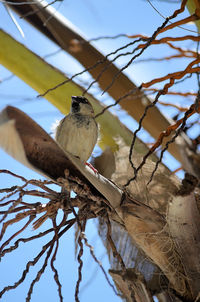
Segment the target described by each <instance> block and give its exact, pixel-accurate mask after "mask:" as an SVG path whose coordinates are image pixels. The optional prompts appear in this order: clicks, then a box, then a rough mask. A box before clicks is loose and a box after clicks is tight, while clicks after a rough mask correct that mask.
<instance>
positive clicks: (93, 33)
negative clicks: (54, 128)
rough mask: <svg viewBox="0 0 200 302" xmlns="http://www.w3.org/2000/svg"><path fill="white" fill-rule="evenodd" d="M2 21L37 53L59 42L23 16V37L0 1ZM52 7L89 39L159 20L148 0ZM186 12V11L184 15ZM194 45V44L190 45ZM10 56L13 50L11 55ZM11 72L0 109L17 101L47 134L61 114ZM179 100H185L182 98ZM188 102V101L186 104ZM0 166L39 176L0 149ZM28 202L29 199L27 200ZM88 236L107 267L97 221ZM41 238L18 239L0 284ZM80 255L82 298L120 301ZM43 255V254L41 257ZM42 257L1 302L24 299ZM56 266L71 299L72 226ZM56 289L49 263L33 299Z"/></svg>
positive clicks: (136, 69) (69, 62)
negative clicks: (18, 245)
mask: <svg viewBox="0 0 200 302" xmlns="http://www.w3.org/2000/svg"><path fill="white" fill-rule="evenodd" d="M153 4H154V5H155V6H156V8H157V9H158V10H159V11H160V12H161V13H162V14H163V15H164V16H169V15H170V14H171V13H172V11H173V10H174V9H175V8H178V5H177V4H169V3H165V2H161V1H160V2H159V1H153ZM0 6H1V9H0V26H1V28H3V29H4V30H5V31H7V32H8V33H10V34H11V35H12V36H13V37H15V38H16V39H17V40H18V41H20V42H22V43H23V44H25V45H26V46H27V47H28V48H30V49H31V50H32V51H34V52H35V53H37V54H38V55H40V56H42V57H43V56H45V55H47V54H50V53H52V52H54V51H56V50H57V49H58V47H57V46H56V45H55V44H53V43H52V42H50V41H48V40H47V39H46V38H45V37H44V36H42V35H41V34H40V33H39V32H37V31H36V30H35V29H33V28H32V27H31V26H30V25H29V24H27V23H26V22H25V21H24V20H22V19H19V17H17V20H18V22H19V24H20V26H21V28H22V29H23V31H24V34H25V38H22V37H21V35H20V34H19V32H18V31H17V29H16V27H15V26H14V24H13V23H12V21H11V19H10V17H9V16H8V14H7V12H6V10H5V9H4V7H3V5H2V4H0ZM54 7H55V8H56V9H59V12H60V13H62V14H63V15H64V16H65V17H66V18H67V19H69V20H70V21H71V22H72V23H73V24H74V25H75V26H76V27H77V28H78V29H79V30H80V31H81V32H82V33H83V34H84V36H85V37H86V38H88V39H91V38H95V37H99V36H105V35H106V36H107V35H109V36H112V35H116V34H119V33H126V34H137V33H142V34H146V35H152V33H153V32H154V30H155V29H156V28H157V27H158V26H160V25H161V24H162V23H163V19H162V17H161V16H160V15H159V14H158V13H157V12H156V11H155V10H153V8H152V7H151V6H150V5H149V3H148V2H147V1H143V0H134V1H131V0H126V1H120V0H117V1H116V0H110V1H106V0H101V1H92V0H85V1H81V0H77V1H68V0H64V1H63V2H58V3H56V4H55V5H54ZM186 14H187V13H185V15H186ZM185 27H187V28H189V29H191V28H192V29H193V30H195V27H194V26H192V25H187V26H185ZM178 34H179V35H183V34H186V33H185V32H184V31H183V30H181V29H178V30H177V31H176V32H174V35H178ZM127 42H129V41H128V40H127V39H126V40H125V39H124V38H122V39H117V40H100V41H98V42H93V44H94V45H95V46H96V47H97V48H98V49H99V50H100V51H102V53H104V54H107V53H109V52H110V51H112V50H113V49H116V48H117V47H119V45H121V44H122V43H127ZM192 47H193V46H192ZM153 51H155V52H153V54H154V56H158V57H160V56H162V54H163V53H164V51H165V49H164V47H161V48H160V49H159V51H157V50H155V49H153ZM13 55H14V54H13ZM151 55H152V50H151V49H150V50H148V51H147V52H146V53H145V55H144V57H143V58H148V57H150V56H151ZM48 62H50V63H51V64H53V65H55V66H56V67H58V68H60V69H61V70H62V71H64V72H65V73H66V74H67V75H72V74H74V73H76V72H78V71H80V70H82V69H83V68H82V66H81V65H80V64H79V63H77V62H76V61H75V60H74V59H73V58H72V57H71V56H69V55H67V54H66V53H64V52H60V53H59V54H57V55H55V56H52V57H49V58H48ZM123 63H124V61H123V60H121V61H119V62H117V64H118V66H122V64H123ZM184 64H185V62H184V60H180V61H179V62H176V65H175V64H174V62H173V61H172V62H167V63H163V64H160V63H156V64H155V63H149V64H146V63H141V64H134V65H132V66H131V67H130V68H129V69H128V70H126V74H127V75H128V76H129V77H130V78H131V79H132V80H133V81H134V82H135V83H136V84H138V85H139V84H141V82H145V81H148V80H150V79H151V78H153V77H157V76H159V75H162V74H163V73H167V72H169V71H171V70H176V69H177V68H178V69H180V68H183V66H184ZM9 76H10V72H9V71H8V70H6V69H5V68H4V67H3V66H0V80H1V81H2V82H1V83H0V110H2V109H3V108H4V107H5V106H6V105H7V104H10V105H13V106H16V107H18V108H20V109H21V110H23V111H25V112H26V113H27V114H29V115H30V116H31V117H32V118H33V119H34V120H35V121H37V122H38V123H39V124H40V125H41V126H42V127H43V128H44V129H45V130H46V131H47V132H48V133H51V125H52V124H53V123H54V122H55V121H56V120H57V119H60V118H61V117H62V114H60V112H59V111H58V110H57V109H56V108H55V107H53V106H52V105H51V104H49V103H48V102H47V101H46V100H45V99H38V98H36V96H37V92H36V91H34V90H33V89H31V88H30V87H28V86H27V85H26V84H25V83H24V82H22V81H21V80H20V79H18V78H17V77H15V76H14V77H12V78H11V79H9V80H5V79H6V78H7V77H9ZM81 79H82V80H84V81H87V80H88V79H90V77H89V76H88V75H85V77H82V78H81ZM195 85H196V84H194V81H193V82H191V81H188V82H187V83H186V84H185V86H184V87H183V89H190V90H191V89H195V88H196V86H195ZM92 91H96V92H97V95H98V96H100V93H99V92H98V88H96V90H95V88H94V90H91V92H92ZM99 100H100V101H102V102H104V103H106V104H107V103H109V102H111V101H112V100H111V99H110V97H109V95H108V94H105V95H104V96H103V97H99ZM180 102H182V104H184V102H185V101H183V100H180ZM189 104H190V103H189ZM160 109H161V110H163V111H164V113H165V114H166V115H168V116H169V117H170V116H172V115H173V114H175V112H176V110H175V109H170V110H169V109H167V110H166V107H164V108H163V107H161V106H160ZM114 112H115V113H116V114H119V116H120V119H121V120H122V121H123V122H124V123H125V124H126V125H127V126H128V127H129V128H130V129H131V130H134V129H135V127H136V123H135V122H134V121H133V120H132V119H131V118H129V117H127V115H126V114H125V112H119V110H116V109H114ZM197 131H199V129H197V130H195V131H194V132H193V133H191V135H193V136H195V135H196V133H197ZM142 138H143V139H144V140H146V141H151V138H149V136H147V134H146V133H145V132H144V131H143V132H142ZM98 152H99V151H98V149H97V150H96V151H95V152H94V156H95V155H96V154H97V153H98ZM167 161H168V164H169V166H170V167H171V169H176V168H177V167H178V166H179V164H178V163H177V162H176V161H174V160H173V159H172V157H167ZM0 169H8V170H11V171H13V172H15V173H19V174H21V175H23V176H25V177H26V178H27V179H31V178H39V179H41V176H40V175H38V174H37V173H35V172H33V171H30V170H29V169H28V168H26V167H23V166H22V165H21V164H20V163H18V162H16V161H15V160H13V159H12V158H11V157H9V156H8V155H7V154H5V153H4V152H3V151H2V150H0ZM14 184H15V179H13V178H12V177H10V176H6V175H3V174H2V175H1V174H0V187H1V188H4V187H9V186H12V185H14ZM29 201H30V199H29ZM50 225H51V223H50V222H46V223H45V224H44V226H42V227H41V230H40V231H42V230H44V229H46V228H47V227H50ZM15 228H16V226H11V227H10V228H9V232H10V233H8V235H9V234H12V230H14V229H15ZM33 233H34V231H33V230H32V228H31V227H30V228H29V229H28V230H27V231H26V232H25V233H24V235H23V237H26V236H28V235H29V236H30V235H32V234H33ZM86 234H87V237H88V239H89V242H90V244H92V245H93V246H94V250H95V254H96V256H97V257H98V259H100V260H101V261H102V263H103V265H104V267H105V268H106V269H108V268H109V265H108V259H107V256H106V252H105V250H104V248H103V246H102V243H101V240H100V238H99V236H98V234H97V230H96V224H95V221H90V222H89V223H88V227H87V232H86ZM44 243H45V241H44V240H43V239H40V240H38V241H37V242H36V241H34V242H33V243H31V244H29V243H27V244H22V245H21V246H20V248H19V249H18V250H17V251H15V252H14V253H11V254H10V255H8V256H6V257H5V258H3V260H2V263H1V272H3V274H2V276H3V278H2V281H1V287H2V286H5V285H8V284H13V282H15V281H16V280H17V279H18V278H19V276H20V275H21V272H22V270H23V268H24V267H25V264H26V261H28V260H31V259H33V258H34V257H35V255H36V254H37V253H38V252H39V250H40V249H41V247H42V245H43V244H44ZM85 251H86V253H85V255H84V257H85V258H84V259H85V262H84V270H83V282H82V285H81V288H82V290H81V294H80V300H81V301H87V302H88V301H89V302H90V301H93V300H94V299H95V301H102V300H103V301H120V299H119V298H118V297H116V295H115V294H113V291H112V289H111V288H110V287H109V286H108V284H107V282H106V280H105V278H104V276H103V274H102V272H101V271H100V270H99V269H98V267H97V264H96V263H94V261H93V259H92V258H91V256H90V255H89V253H88V252H87V248H86V247H85ZM42 259H44V258H42ZM41 265H42V261H39V263H38V265H37V267H36V270H35V268H31V270H30V275H29V276H28V278H27V280H26V282H24V284H23V285H22V286H20V287H19V288H17V289H16V290H14V291H10V292H9V293H7V294H5V296H4V298H3V299H2V301H3V302H10V301H13V299H15V300H16V301H24V300H25V297H26V293H27V290H28V286H29V284H30V282H31V280H32V279H33V278H34V276H35V274H36V272H37V270H39V269H40V267H41ZM56 266H57V268H58V270H59V274H60V276H61V281H62V284H63V296H64V297H65V299H64V301H73V300H74V298H73V297H74V290H75V284H76V280H77V261H76V260H75V256H74V230H73V229H72V230H70V231H69V232H68V233H67V234H66V235H65V236H63V238H62V240H61V243H60V248H59V253H58V256H57V261H56ZM88 281H91V284H90V285H89V286H87V287H85V285H86V284H87V282H88ZM57 297H58V296H57V288H56V286H55V283H54V282H53V274H52V272H51V271H50V269H49V268H47V271H46V273H45V274H44V275H43V276H42V278H41V281H40V282H39V283H38V284H36V287H35V290H34V293H33V296H32V300H31V301H33V302H35V301H43V300H44V299H45V300H48V301H50V302H51V301H58V298H57Z"/></svg>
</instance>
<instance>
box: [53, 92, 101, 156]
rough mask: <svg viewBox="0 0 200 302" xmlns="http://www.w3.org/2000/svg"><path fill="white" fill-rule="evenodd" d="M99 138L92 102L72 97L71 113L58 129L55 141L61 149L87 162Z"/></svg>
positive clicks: (83, 98) (80, 97)
mask: <svg viewBox="0 0 200 302" xmlns="http://www.w3.org/2000/svg"><path fill="white" fill-rule="evenodd" d="M97 138H98V126H97V123H96V121H95V119H94V110H93V108H92V105H91V104H90V102H89V101H88V100H87V99H86V98H85V97H82V96H72V103H71V112H70V113H69V114H68V115H67V116H65V117H64V118H63V119H62V120H61V121H60V123H59V125H58V127H57V129H56V135H55V139H56V141H57V143H58V144H59V145H60V147H61V148H62V149H63V150H64V151H67V152H69V153H71V154H73V155H74V156H77V157H79V159H80V160H81V161H83V162H86V161H87V160H88V158H89V157H90V156H91V154H92V151H93V149H94V146H95V144H96V142H97Z"/></svg>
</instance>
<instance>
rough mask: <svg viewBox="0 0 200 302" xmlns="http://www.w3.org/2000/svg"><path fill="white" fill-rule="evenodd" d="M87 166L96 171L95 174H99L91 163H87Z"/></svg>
mask: <svg viewBox="0 0 200 302" xmlns="http://www.w3.org/2000/svg"><path fill="white" fill-rule="evenodd" d="M85 164H86V166H88V167H90V169H92V171H94V173H98V171H97V169H95V168H94V167H93V165H92V164H91V163H87V162H86V163H85Z"/></svg>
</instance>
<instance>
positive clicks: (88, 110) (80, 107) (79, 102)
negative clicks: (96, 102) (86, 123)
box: [71, 96, 94, 116]
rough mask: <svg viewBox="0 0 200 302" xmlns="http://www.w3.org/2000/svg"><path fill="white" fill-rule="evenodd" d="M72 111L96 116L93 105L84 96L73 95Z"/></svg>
mask: <svg viewBox="0 0 200 302" xmlns="http://www.w3.org/2000/svg"><path fill="white" fill-rule="evenodd" d="M71 112H72V113H78V114H83V115H89V116H94V110H93V107H92V105H91V104H90V102H89V101H88V100H87V99H86V98H85V97H84V96H72V104H71Z"/></svg>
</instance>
